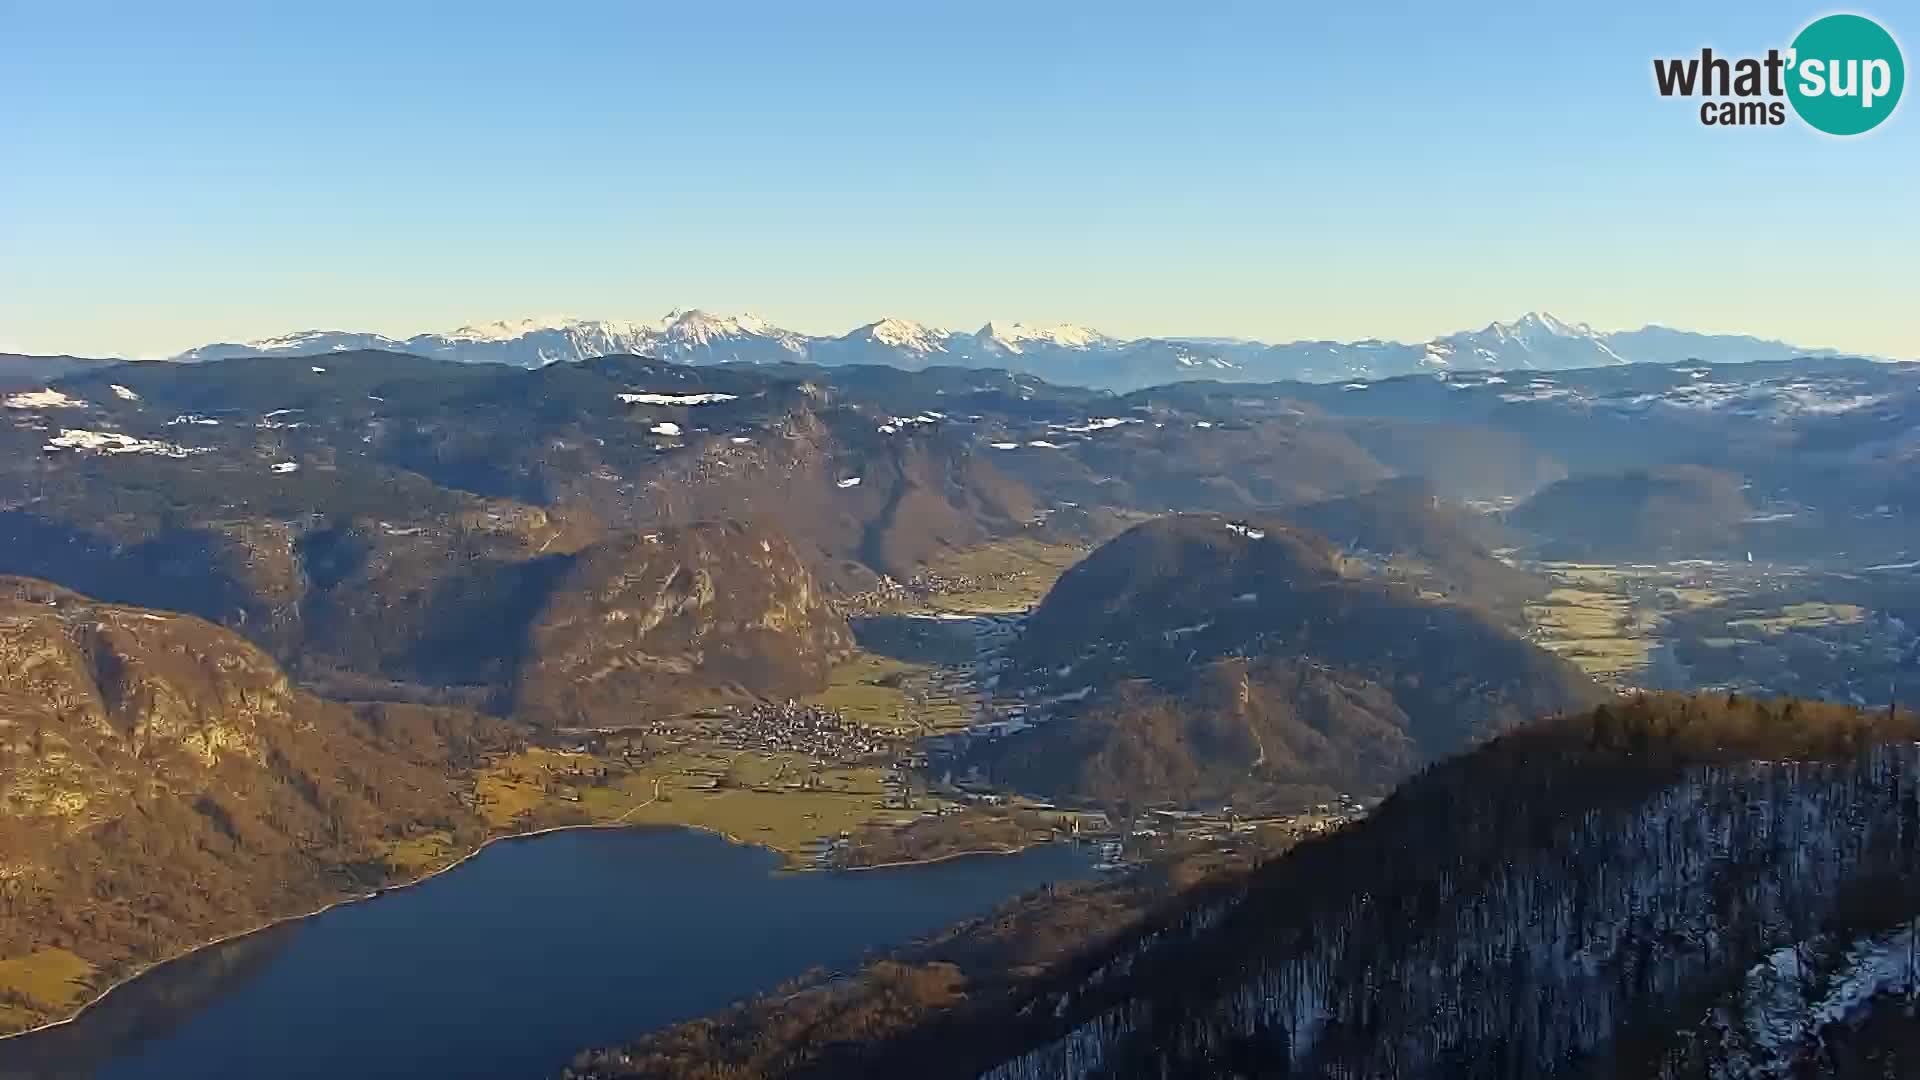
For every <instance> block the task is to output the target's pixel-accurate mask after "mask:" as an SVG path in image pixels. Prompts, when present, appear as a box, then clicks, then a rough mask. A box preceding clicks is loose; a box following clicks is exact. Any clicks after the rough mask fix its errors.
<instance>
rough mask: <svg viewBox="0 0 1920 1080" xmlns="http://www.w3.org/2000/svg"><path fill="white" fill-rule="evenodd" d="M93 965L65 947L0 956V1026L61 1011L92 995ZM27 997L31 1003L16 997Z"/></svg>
mask: <svg viewBox="0 0 1920 1080" xmlns="http://www.w3.org/2000/svg"><path fill="white" fill-rule="evenodd" d="M92 976H93V965H92V964H90V963H88V962H87V961H85V960H83V959H81V958H80V957H78V956H76V955H74V954H73V953H70V952H68V951H67V950H65V949H42V950H40V951H39V952H34V953H28V954H27V955H25V956H16V957H14V958H13V959H11V960H0V1030H5V1029H7V1028H12V1027H17V1026H24V1025H27V1024H33V1023H38V1022H39V1021H40V1019H41V1018H42V1017H44V1016H45V1015H46V1014H47V1013H50V1012H64V1011H65V1010H66V1009H67V1008H69V1007H70V1006H73V1005H78V1004H79V1003H80V1002H82V1001H84V1000H85V999H86V998H88V997H89V996H91V995H92V993H93V991H92V990H91V989H89V986H88V980H89V979H90V978H91V977H92ZM19 998H26V999H28V1000H30V1001H32V1002H33V1006H32V1007H23V1006H22V1005H21V1004H20V1002H19V1001H18V999H19Z"/></svg>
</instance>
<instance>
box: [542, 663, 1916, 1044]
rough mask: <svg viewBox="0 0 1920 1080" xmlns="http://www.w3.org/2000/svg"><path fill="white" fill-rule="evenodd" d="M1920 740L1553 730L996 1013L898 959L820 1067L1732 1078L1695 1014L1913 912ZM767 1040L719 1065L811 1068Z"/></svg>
mask: <svg viewBox="0 0 1920 1080" xmlns="http://www.w3.org/2000/svg"><path fill="white" fill-rule="evenodd" d="M1916 739H1920V722H1916V720H1915V718H1913V717H1912V716H1911V715H1910V714H1907V713H1904V712H1903V713H1897V714H1893V715H1889V713H1888V712H1887V711H1885V710H1879V711H1866V710H1858V709H1852V708H1845V707H1840V706H1832V705H1822V704H1815V703H1808V702H1799V701H1756V700H1747V699H1739V698H1731V697H1726V696H1706V697H1701V696H1694V697H1688V696H1647V697H1639V698H1635V699H1631V700H1623V701H1619V702H1616V703H1610V704H1607V705H1604V706H1601V707H1599V708H1596V709H1594V710H1591V711H1588V712H1583V713H1580V714H1570V715H1562V716H1555V717H1549V718H1545V719H1543V720H1540V721H1538V722H1536V723H1534V724H1532V725H1529V726H1528V727H1526V728H1523V729H1521V730H1518V731H1515V732H1512V733H1509V734H1506V735H1503V736H1501V737H1498V738H1496V739H1493V740H1491V741H1489V742H1487V743H1485V744H1483V745H1482V746H1480V747H1479V748H1477V749H1475V750H1473V751H1471V752H1468V753H1465V754H1462V755H1459V756H1457V757H1454V758H1452V759H1449V760H1447V761H1445V762H1442V763H1440V764H1437V765H1434V766H1432V767H1430V768H1428V769H1426V770H1424V771H1423V772H1422V773H1420V774H1419V775H1418V776H1416V777H1414V778H1413V779H1411V780H1409V781H1408V782H1407V783H1405V784H1404V785H1403V786H1402V787H1401V788H1400V789H1399V790H1398V791H1397V792H1396V793H1395V794H1394V795H1393V796H1392V797H1391V798H1389V799H1388V800H1387V801H1386V802H1384V803H1383V804H1382V805H1381V807H1380V808H1379V809H1378V810H1377V811H1376V812H1375V814H1374V815H1373V816H1372V817H1370V818H1369V819H1368V820H1366V821H1364V822H1362V823H1360V824H1358V825H1355V826H1353V827H1350V828H1348V829H1346V830H1343V831H1341V832H1339V833H1336V834H1333V835H1331V836H1329V837H1326V838H1323V839H1318V840H1314V841H1309V842H1307V843H1304V844H1302V845H1301V846H1299V847H1297V848H1296V849H1294V850H1293V851H1292V852H1291V853H1289V854H1287V855H1285V856H1283V857H1281V858H1278V859H1276V860H1273V861H1272V862H1269V863H1267V864H1265V865H1263V866H1261V867H1259V868H1257V869H1255V870H1254V871H1253V872H1252V873H1251V874H1249V875H1247V876H1245V877H1244V878H1240V879H1235V880H1230V881H1227V882H1224V883H1223V882H1219V881H1216V882H1214V883H1213V884H1212V885H1211V886H1210V887H1207V888H1203V889H1199V890H1196V891H1194V892H1192V893H1190V894H1188V895H1186V896H1185V897H1183V898H1181V899H1178V900H1176V901H1175V902H1174V903H1172V904H1170V905H1167V906H1165V907H1163V908H1161V909H1160V910H1159V912H1158V914H1155V915H1151V916H1147V917H1144V918H1142V919H1140V920H1138V921H1136V922H1134V923H1133V924H1132V925H1131V926H1129V927H1127V928H1125V929H1123V930H1120V931H1118V932H1117V933H1115V934H1114V935H1112V936H1109V937H1108V938H1107V939H1106V940H1104V941H1095V940H1093V939H1091V938H1090V939H1088V944H1087V945H1086V947H1085V948H1084V949H1083V951H1082V953H1081V955H1080V956H1079V957H1078V958H1077V959H1075V960H1073V961H1071V962H1063V963H1058V964H1055V965H1053V966H1051V967H1050V968H1049V969H1048V970H1047V971H1045V972H1043V973H1040V974H1037V975H1035V976H1034V977H1033V978H1031V979H1029V980H1027V981H1026V982H1025V984H1024V985H1022V986H1021V987H1020V988H1019V989H1018V990H1016V991H1012V992H1008V993H1007V994H1005V996H1004V997H1003V998H1002V999H1001V1000H999V1001H998V1002H996V1003H995V1004H993V1005H992V1006H991V1007H983V1006H982V1004H981V1003H979V1002H977V1001H975V1002H970V1003H968V1005H967V1007H966V1008H958V1009H956V1008H955V1005H956V1001H957V999H958V996H959V995H958V993H957V991H958V990H959V989H960V988H961V985H960V984H959V983H955V982H946V983H941V984H940V985H939V986H934V982H933V981H932V980H931V979H930V976H929V975H927V974H926V973H922V974H920V975H919V976H917V977H916V981H914V982H911V983H909V982H904V981H901V979H903V978H904V976H905V974H906V973H905V972H902V971H899V970H895V971H893V972H891V973H890V974H891V976H893V977H894V979H895V982H894V983H893V984H891V985H892V987H893V992H890V993H888V994H885V995H881V996H878V997H875V998H874V999H872V1000H873V1001H874V1002H876V1003H884V1007H882V1006H881V1005H879V1004H876V1005H875V1006H874V1007H875V1008H877V1009H880V1012H876V1013H872V1014H869V1015H868V1016H867V1018H868V1019H876V1020H877V1019H878V1018H880V1017H881V1016H882V1015H883V1014H884V1016H885V1019H884V1022H881V1023H877V1024H876V1025H875V1026H873V1027H871V1028H868V1027H866V1026H864V1025H863V1024H861V1023H859V1022H857V1021H858V1019H859V1017H858V1016H848V1015H845V1014H842V1015H838V1016H836V1017H835V1024H834V1025H833V1026H832V1027H831V1029H830V1030H837V1031H840V1032H843V1033H846V1032H855V1031H869V1032H871V1035H869V1036H867V1037H870V1038H873V1037H877V1041H876V1043H875V1044H874V1045H872V1046H869V1047H866V1048H864V1049H863V1050H862V1051H861V1053H860V1054H858V1055H856V1056H854V1057H853V1058H851V1059H850V1060H849V1059H848V1058H846V1057H844V1056H843V1057H842V1058H841V1059H840V1060H838V1062H837V1065H838V1067H837V1068H836V1069H835V1070H834V1071H833V1075H839V1076H852V1075H870V1076H881V1075H905V1074H907V1072H911V1073H912V1074H914V1075H926V1076H949V1075H951V1076H970V1075H985V1076H989V1077H992V1078H995V1080H1025V1078H1030V1077H1049V1078H1051V1077H1128V1076H1156V1077H1158V1076H1194V1077H1200V1076H1207V1077H1213V1076H1248V1077H1252V1076H1314V1077H1321V1076H1328V1077H1373V1076H1435V1077H1499V1078H1522V1077H1544V1076H1596V1075H1607V1076H1611V1075H1618V1076H1644V1075H1659V1074H1665V1075H1669V1076H1673V1077H1676V1078H1678V1077H1688V1076H1719V1075H1729V1076H1730V1075H1737V1073H1728V1072H1725V1071H1724V1063H1725V1056H1726V1051H1725V1049H1724V1047H1725V1046H1726V1045H1731V1043H1730V1041H1729V1040H1727V1039H1724V1038H1716V1039H1707V1038H1703V1037H1702V1036H1701V1035H1700V1033H1699V1032H1698V1030H1696V1029H1698V1028H1700V1026H1701V1024H1700V1017H1701V1016H1702V1014H1703V1013H1704V1012H1705V1011H1706V1010H1707V1009H1708V1008H1709V1007H1711V1006H1712V1005H1713V1003H1714V1002H1715V1001H1716V1000H1719V999H1720V998H1721V997H1723V996H1724V995H1726V994H1727V993H1728V992H1729V991H1731V990H1734V989H1736V988H1737V987H1739V986H1740V985H1741V984H1742V983H1743V981H1745V980H1747V979H1748V977H1749V974H1750V972H1751V970H1752V969H1753V968H1754V967H1755V965H1757V964H1760V963H1762V962H1763V961H1766V960H1767V958H1768V957H1770V956H1774V955H1776V954H1778V953H1779V951H1780V950H1782V949H1786V950H1788V951H1789V954H1790V955H1806V956H1809V957H1810V956H1812V955H1813V953H1814V952H1815V950H1816V943H1821V942H1828V943H1831V942H1836V941H1837V942H1841V943H1843V944H1844V943H1847V942H1852V941H1854V940H1856V939H1862V938H1864V937H1867V936H1870V935H1873V934H1876V933H1881V934H1884V933H1885V932H1887V931H1888V928H1890V927H1894V928H1897V927H1898V926H1899V925H1900V924H1901V923H1902V921H1903V920H1905V919H1907V918H1908V917H1909V916H1911V915H1912V913H1913V912H1914V911H1916V910H1920V891H1916V887H1917V886H1920V848H1917V847H1916V841H1917V840H1920V801H1917V800H1920V743H1916V742H1915V740H1916ZM1827 951H1828V952H1832V951H1833V950H1832V949H1831V948H1828V949H1827ZM1842 951H1844V950H1842ZM929 988H931V989H934V990H938V991H939V992H938V993H922V992H921V991H927V990H929ZM908 990H913V991H914V992H912V993H908V992H907V991H908ZM1886 1023H1887V1022H1886V1021H1885V1019H1884V1018H1882V1020H1881V1027H1885V1026H1886ZM760 1033H761V1034H762V1035H764V1034H765V1031H764V1029H761V1031H760ZM705 1034H706V1035H707V1036H709V1037H711V1038H714V1039H718V1040H719V1041H720V1042H721V1043H722V1044H724V1042H725V1039H726V1037H727V1034H726V1032H725V1030H724V1029H709V1030H708V1031H707V1032H706V1033H705ZM737 1034H738V1033H736V1035H737ZM811 1037H812V1036H811V1035H809V1034H808V1033H806V1032H802V1033H799V1034H798V1035H797V1036H795V1038H796V1040H797V1044H796V1047H794V1048H790V1049H796V1048H799V1049H804V1047H805V1046H806V1044H807V1042H808V1040H809V1039H810V1038H811ZM1809 1037H1810V1038H1812V1037H1813V1036H1809ZM709 1049H711V1046H709ZM816 1049H817V1048H816ZM764 1050H765V1048H764V1047H763V1048H762V1053H760V1054H758V1055H756V1056H754V1057H753V1058H752V1059H751V1064H749V1063H748V1062H747V1061H744V1060H742V1061H740V1062H739V1064H740V1066H741V1067H740V1068H738V1069H737V1070H735V1071H722V1072H713V1073H710V1074H709V1075H714V1076H722V1075H725V1076H743V1077H744V1076H754V1077H771V1076H799V1075H820V1074H819V1073H818V1072H815V1071H809V1068H808V1067H807V1065H805V1064H804V1063H806V1062H817V1061H818V1060H819V1059H818V1056H817V1055H809V1054H808V1053H805V1052H799V1053H791V1054H788V1055H785V1056H783V1055H780V1054H770V1053H766V1052H764ZM1808 1052H1812V1051H1808ZM1781 1053H1782V1054H1786V1055H1788V1056H1791V1055H1792V1054H1797V1053H1800V1050H1798V1049H1795V1048H1792V1047H1789V1048H1787V1049H1785V1050H1782V1051H1781ZM628 1060H629V1061H632V1059H628ZM709 1060H711V1058H709ZM1876 1060H1878V1059H1876ZM661 1064H662V1061H661V1059H659V1058H655V1059H653V1061H652V1063H651V1065H652V1068H651V1069H627V1068H623V1067H622V1066H621V1058H620V1056H619V1054H618V1053H609V1054H604V1055H601V1056H597V1057H593V1058H590V1059H586V1060H583V1062H582V1063H581V1065H582V1066H583V1068H582V1071H581V1073H580V1075H588V1076H619V1075H674V1073H673V1072H672V1071H671V1070H669V1071H666V1072H661V1071H658V1070H659V1067H660V1066H661ZM902 1070H906V1071H905V1072H903V1071H902ZM1781 1075H1794V1074H1792V1073H1782V1074H1781ZM1831 1075H1842V1074H1837V1073H1836V1074H1831ZM1863 1075H1864V1074H1863Z"/></svg>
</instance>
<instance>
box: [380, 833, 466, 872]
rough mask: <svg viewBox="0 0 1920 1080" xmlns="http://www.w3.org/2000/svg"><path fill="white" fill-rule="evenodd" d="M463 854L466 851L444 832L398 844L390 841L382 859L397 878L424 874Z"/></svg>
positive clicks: (384, 849)
mask: <svg viewBox="0 0 1920 1080" xmlns="http://www.w3.org/2000/svg"><path fill="white" fill-rule="evenodd" d="M463 854H465V849H464V848H462V847H461V846H459V844H458V843H457V842H456V841H455V840H454V838H453V834H452V833H450V832H447V831H446V830H444V829H433V830H430V831H427V832H422V833H419V834H418V835H414V836H409V837H406V838H405V839H401V840H389V841H387V842H386V844H385V845H384V846H383V850H382V851H381V855H382V857H383V858H385V860H386V863H387V866H389V867H390V868H392V870H393V871H394V872H395V873H397V874H404V875H409V876H410V875H416V874H424V873H426V872H427V871H429V870H433V869H437V868H439V867H442V866H445V865H447V864H448V863H450V862H452V861H454V860H455V859H457V858H459V857H460V856H461V855H463Z"/></svg>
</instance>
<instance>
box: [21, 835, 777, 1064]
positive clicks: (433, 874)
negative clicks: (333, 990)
mask: <svg viewBox="0 0 1920 1080" xmlns="http://www.w3.org/2000/svg"><path fill="white" fill-rule="evenodd" d="M581 829H696V830H698V831H700V832H705V833H711V834H713V835H715V836H719V837H721V838H722V839H724V840H726V841H727V842H728V843H732V844H738V845H741V846H743V847H764V845H756V844H751V843H749V842H747V841H745V840H742V839H741V838H739V837H737V836H734V835H733V834H731V833H727V832H722V831H721V830H718V829H710V828H707V827H705V826H700V825H675V824H665V825H663V824H658V823H651V822H641V823H632V822H624V821H592V822H581V823H579V824H574V825H551V826H548V827H546V828H544V829H533V830H530V831H527V832H516V833H502V834H501V835H499V836H490V837H488V838H487V839H485V840H482V841H481V842H480V843H479V844H477V845H475V846H474V848H473V850H471V851H469V852H467V853H466V854H464V855H462V856H460V857H459V858H458V859H455V860H454V861H452V862H450V863H448V864H447V865H445V866H442V867H440V868H438V869H435V870H430V871H428V872H427V873H424V874H422V875H420V876H419V877H416V878H411V879H409V880H406V881H401V882H397V883H395V884H392V885H382V886H380V887H379V888H377V889H374V890H372V891H370V892H361V893H352V894H349V895H346V896H342V897H340V898H339V899H337V900H333V901H330V902H328V903H326V904H322V905H321V906H319V907H317V908H314V909H313V910H312V911H307V912H301V913H298V914H293V915H281V916H278V917H276V918H273V919H269V920H267V921H266V922H263V923H260V924H259V925H257V926H253V927H249V928H248V929H245V930H236V931H234V932H232V933H230V934H222V935H220V936H219V937H216V938H212V939H210V940H207V941H203V942H200V943H199V944H197V945H194V946H192V947H190V948H187V949H183V950H181V951H180V952H177V953H174V954H173V955H171V956H168V957H165V958H163V959H160V960H155V961H153V962H152V963H150V964H147V965H146V966H144V967H142V968H140V969H139V970H137V971H135V972H133V973H131V974H128V975H124V976H121V977H120V978H118V979H116V980H114V981H113V983H112V984H111V985H109V986H107V987H106V988H105V989H103V990H101V991H100V992H99V993H98V994H96V995H94V996H93V997H92V998H89V999H88V1000H87V1001H86V1002H84V1003H82V1004H81V1005H80V1006H79V1007H78V1008H76V1009H75V1010H74V1011H73V1012H72V1013H71V1014H69V1015H67V1016H63V1017H61V1018H60V1019H58V1020H49V1021H47V1022H46V1023H43V1024H37V1025H35V1026H33V1027H30V1028H23V1029H21V1030H19V1031H14V1032H9V1033H8V1034H5V1035H0V1043H3V1042H6V1041H7V1040H9V1039H18V1038H23V1037H25V1036H28V1035H34V1034H38V1033H40V1032H43V1031H50V1030H52V1029H54V1028H58V1027H63V1026H65V1025H67V1024H71V1023H73V1022H74V1021H76V1020H78V1019H80V1017H81V1016H82V1015H84V1014H86V1013H87V1012H88V1011H90V1010H92V1009H93V1008H94V1007H96V1006H98V1005H100V1004H101V1003H102V1002H104V1001H106V999H107V998H108V997H109V996H111V995H112V994H113V992H114V991H116V990H119V989H121V988H122V987H125V986H127V985H129V984H131V983H134V982H137V981H139V980H140V979H143V978H145V977H146V976H148V975H151V974H153V973H154V972H156V971H158V970H160V969H161V968H164V967H166V966H167V965H169V964H176V963H179V962H180V961H182V960H185V959H187V958H188V957H190V956H194V955H197V954H199V953H202V952H205V951H206V950H208V949H211V948H214V947H215V946H219V945H225V944H228V943H229V942H234V941H238V940H240V939H241V938H245V937H251V936H253V935H254V934H259V933H264V932H265V931H268V930H272V929H274V928H276V927H280V926H285V925H287V924H288V923H295V922H300V921H303V920H306V919H312V918H315V917H317V916H320V915H325V914H326V913H327V912H329V911H332V910H334V909H335V908H341V907H345V906H347V905H349V904H358V903H361V902H364V901H367V900H377V899H379V898H380V897H381V896H384V895H386V894H387V893H390V892H398V891H400V890H401V889H410V888H413V887H414V886H416V885H421V884H424V883H426V882H428V881H431V880H433V879H434V878H437V877H439V876H440V875H442V874H445V873H448V872H450V871H452V870H455V869H458V868H459V867H461V866H463V865H465V864H466V863H467V862H468V861H469V860H471V859H473V858H475V857H477V856H478V855H479V854H480V853H481V852H483V851H485V850H487V849H488V848H490V847H492V846H493V845H495V844H499V843H506V842H509V841H515V840H532V839H536V838H539V837H542V836H550V835H552V834H554V833H561V832H574V831H577V830H581ZM767 850H773V849H771V848H768V849H767Z"/></svg>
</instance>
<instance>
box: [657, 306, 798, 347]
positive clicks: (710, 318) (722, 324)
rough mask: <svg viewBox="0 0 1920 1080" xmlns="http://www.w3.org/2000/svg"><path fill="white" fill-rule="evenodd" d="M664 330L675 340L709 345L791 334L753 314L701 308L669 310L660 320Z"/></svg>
mask: <svg viewBox="0 0 1920 1080" xmlns="http://www.w3.org/2000/svg"><path fill="white" fill-rule="evenodd" d="M660 331H661V333H662V334H664V335H665V336H666V337H667V338H669V339H671V340H676V341H687V342H691V343H695V344H706V343H708V342H710V341H712V340H714V339H715V338H722V337H735V336H749V337H770V336H780V335H784V334H786V333H787V331H784V330H781V329H780V328H779V327H776V326H774V325H773V324H772V323H770V322H768V321H767V320H765V319H763V318H761V317H760V316H758V315H755V314H753V313H752V312H744V313H742V314H739V315H716V314H714V313H713V312H710V311H704V310H702V309H700V308H692V309H688V310H682V309H680V308H675V309H673V310H672V311H669V312H668V313H667V314H666V316H665V317H664V318H662V319H661V320H660Z"/></svg>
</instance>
